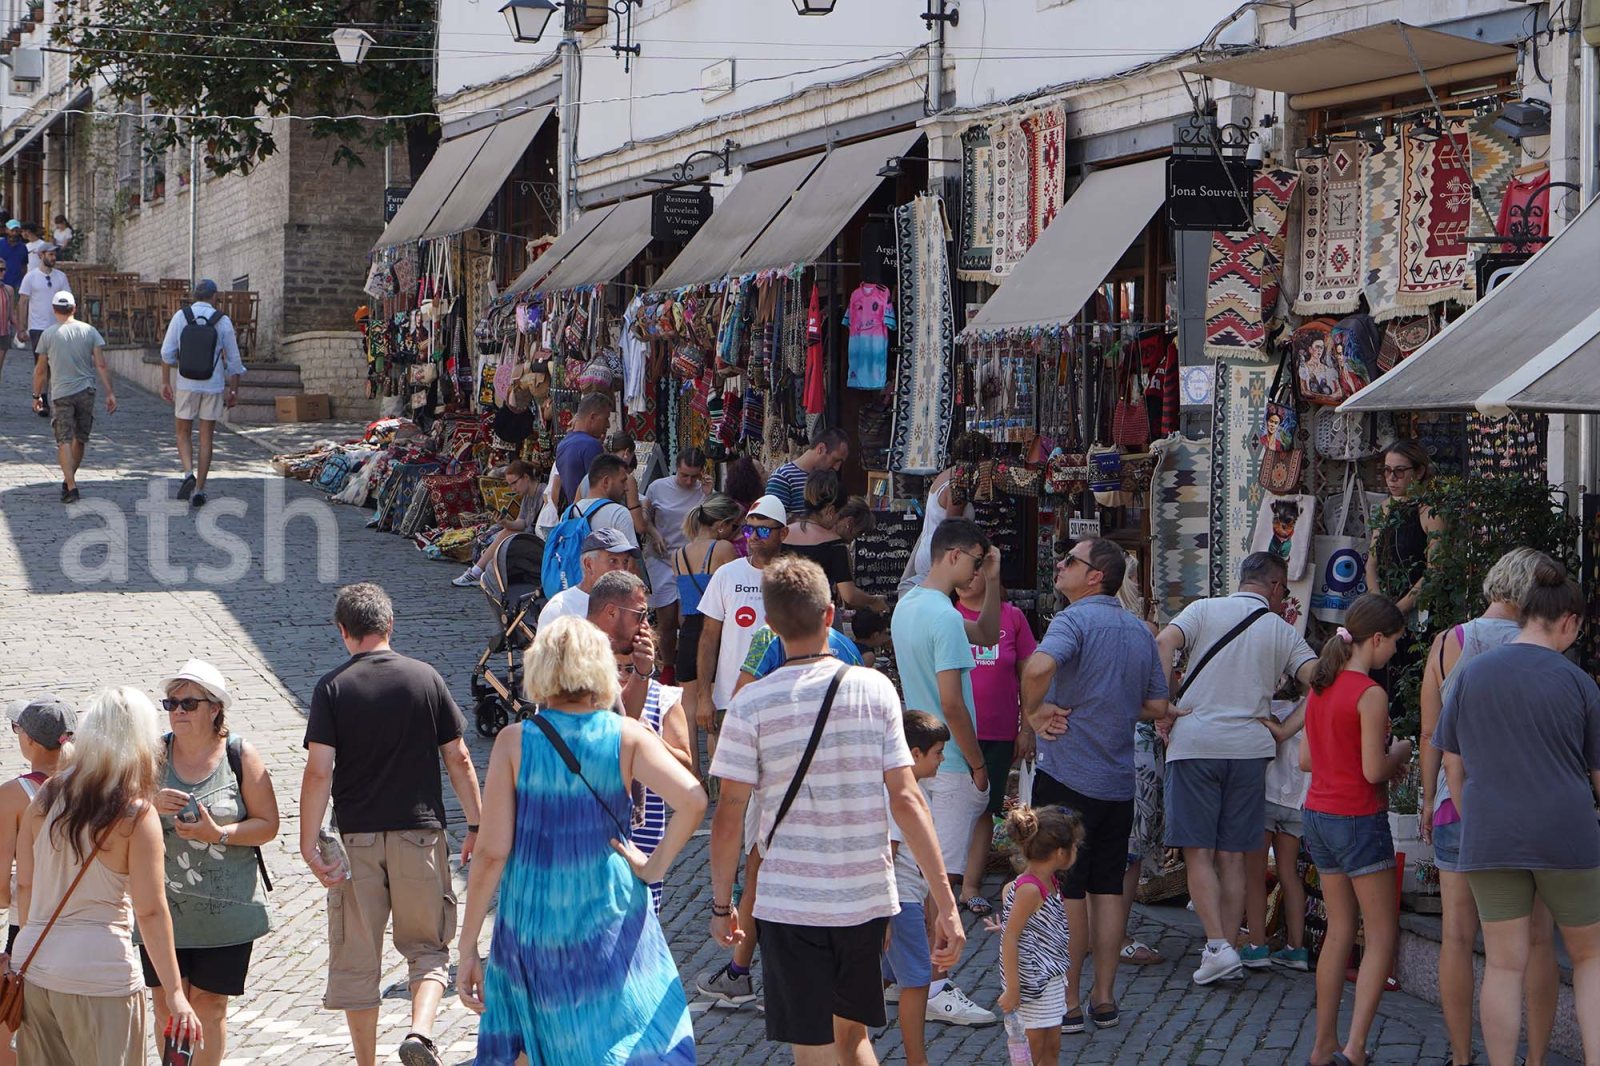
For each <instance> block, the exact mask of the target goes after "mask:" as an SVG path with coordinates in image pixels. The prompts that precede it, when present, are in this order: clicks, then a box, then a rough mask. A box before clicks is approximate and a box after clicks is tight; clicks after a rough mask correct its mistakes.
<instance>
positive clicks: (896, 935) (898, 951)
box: [883, 845, 933, 988]
mask: <svg viewBox="0 0 1600 1066" xmlns="http://www.w3.org/2000/svg"><path fill="white" fill-rule="evenodd" d="M903 846H904V845H902V847H903ZM883 978H884V980H886V981H893V982H894V983H895V984H897V985H899V986H900V987H901V988H926V987H927V986H928V985H930V984H932V983H933V959H932V953H931V952H930V951H929V949H928V927H927V924H926V919H925V918H924V912H923V909H922V904H920V903H906V902H904V901H901V903H900V913H899V914H897V915H895V916H894V917H892V918H890V919H889V943H888V945H887V946H886V947H885V948H884V949H883Z"/></svg>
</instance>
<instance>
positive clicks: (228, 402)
mask: <svg viewBox="0 0 1600 1066" xmlns="http://www.w3.org/2000/svg"><path fill="white" fill-rule="evenodd" d="M216 294H217V283H216V282H214V281H212V280H211V279H209V278H202V279H201V280H200V281H199V282H197V283H196V284H195V287H194V302H193V303H191V304H190V305H189V306H188V307H185V308H184V309H183V310H181V311H179V312H178V313H177V314H175V315H173V316H172V321H171V322H170V323H168V325H167V335H166V338H165V339H164V340H163V341H162V342H161V398H162V399H163V400H165V401H167V402H168V403H170V404H172V405H173V415H174V420H175V422H176V424H177V432H178V462H179V464H180V465H182V467H183V481H182V483H180V484H179V486H178V499H180V500H188V501H189V503H190V505H191V506H194V507H204V506H205V502H206V474H207V473H209V472H210V470H211V442H212V438H213V437H214V436H215V434H216V429H217V423H218V422H220V421H221V420H222V412H223V411H224V410H225V409H226V408H230V407H232V406H233V405H234V404H236V403H238V402H239V377H240V375H241V374H243V373H244V362H243V361H242V360H241V359H240V358H239V339H238V337H237V336H236V335H235V333H234V329H233V323H232V322H230V321H228V316H227V315H225V314H223V313H222V312H221V311H219V310H217V309H216V308H215V307H214V306H212V304H211V302H210V301H211V298H212V297H214V296H216ZM173 367H177V369H178V387H177V390H176V391H174V390H173V387H172V369H173ZM196 422H199V423H200V455H199V462H198V463H196V462H195V461H194V459H195V456H194V451H193V445H192V441H191V437H192V436H193V433H194V424H195V423H196Z"/></svg>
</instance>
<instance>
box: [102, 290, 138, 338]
mask: <svg viewBox="0 0 1600 1066" xmlns="http://www.w3.org/2000/svg"><path fill="white" fill-rule="evenodd" d="M138 283H139V275H137V274H123V273H116V274H109V275H107V276H106V280H105V330H104V332H105V335H106V340H108V341H110V342H111V343H112V344H130V343H132V342H133V340H134V332H133V330H134V300H135V288H134V287H135V286H136V285H137V284H138Z"/></svg>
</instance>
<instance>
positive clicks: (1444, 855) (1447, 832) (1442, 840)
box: [1433, 818, 1466, 874]
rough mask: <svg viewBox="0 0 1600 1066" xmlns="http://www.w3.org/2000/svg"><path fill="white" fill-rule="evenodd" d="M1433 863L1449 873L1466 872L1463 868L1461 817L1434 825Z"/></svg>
mask: <svg viewBox="0 0 1600 1066" xmlns="http://www.w3.org/2000/svg"><path fill="white" fill-rule="evenodd" d="M1433 864H1434V865H1435V866H1437V867H1438V868H1439V869H1441V870H1443V871H1444V872H1445V873H1447V874H1460V873H1466V871H1465V870H1463V869H1462V868H1461V819H1459V818H1457V819H1456V820H1455V821H1453V822H1446V823H1445V824H1444V825H1435V826H1434V827H1433Z"/></svg>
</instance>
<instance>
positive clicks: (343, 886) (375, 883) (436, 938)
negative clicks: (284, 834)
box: [322, 829, 456, 1010]
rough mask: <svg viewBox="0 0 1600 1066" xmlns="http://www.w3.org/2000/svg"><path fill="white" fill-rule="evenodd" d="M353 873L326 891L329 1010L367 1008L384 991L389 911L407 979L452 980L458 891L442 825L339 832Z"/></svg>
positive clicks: (375, 1003)
mask: <svg viewBox="0 0 1600 1066" xmlns="http://www.w3.org/2000/svg"><path fill="white" fill-rule="evenodd" d="M340 837H341V839H343V841H344V847H345V851H346V852H347V853H349V856H350V876H349V878H347V879H346V880H345V881H343V882H341V883H340V884H338V885H336V886H334V887H333V888H330V889H329V890H328V991H327V994H326V995H325V996H324V997H323V999H322V1005H323V1006H324V1007H325V1008H327V1009H328V1010H371V1009H374V1008H376V1007H377V1006H378V1004H379V999H380V997H381V994H382V989H381V987H380V984H381V981H382V977H383V931H384V927H385V926H386V925H387V924H388V922H389V918H390V916H391V915H392V916H393V918H394V947H395V950H396V951H398V952H399V953H400V954H401V956H403V957H404V958H405V960H406V964H407V973H408V978H409V982H410V983H411V984H416V983H417V982H418V981H437V982H439V984H441V985H446V986H447V985H449V983H450V941H451V940H453V939H454V938H455V934H456V898H455V892H454V890H453V888H452V886H451V882H450V863H449V857H450V849H449V842H448V841H447V840H446V838H445V835H444V832H443V830H439V829H399V830H394V831H392V832H388V833H341V834H340Z"/></svg>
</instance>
